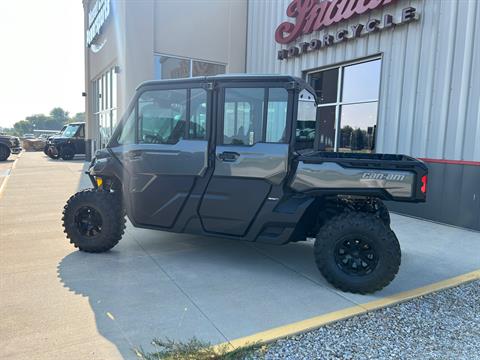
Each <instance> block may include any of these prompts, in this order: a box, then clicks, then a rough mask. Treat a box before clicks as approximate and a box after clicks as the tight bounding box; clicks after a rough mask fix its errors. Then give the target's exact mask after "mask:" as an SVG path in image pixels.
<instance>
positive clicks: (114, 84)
mask: <svg viewBox="0 0 480 360" xmlns="http://www.w3.org/2000/svg"><path fill="white" fill-rule="evenodd" d="M112 108H114V109H116V108H117V74H115V69H112Z"/></svg>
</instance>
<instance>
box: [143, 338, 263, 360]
mask: <svg viewBox="0 0 480 360" xmlns="http://www.w3.org/2000/svg"><path fill="white" fill-rule="evenodd" d="M152 344H153V346H154V347H155V351H153V352H145V351H144V350H143V349H141V348H140V349H134V351H135V354H136V355H137V357H138V358H139V359H142V360H246V359H251V358H253V355H254V354H256V355H257V356H258V355H261V354H262V353H264V352H265V347H264V346H262V345H259V344H251V345H247V346H244V347H240V348H237V349H235V350H231V349H230V347H229V346H228V345H223V346H220V347H218V346H216V347H213V346H212V345H211V344H210V343H208V342H203V341H200V340H198V339H196V338H192V339H190V340H188V341H186V342H177V341H174V340H170V339H165V340H161V339H154V340H153V341H152Z"/></svg>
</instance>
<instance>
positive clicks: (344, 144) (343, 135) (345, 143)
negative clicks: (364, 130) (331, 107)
mask: <svg viewBox="0 0 480 360" xmlns="http://www.w3.org/2000/svg"><path fill="white" fill-rule="evenodd" d="M352 132H353V128H352V127H351V126H349V125H345V126H344V127H343V128H342V129H341V130H340V147H341V148H348V147H350V146H351V143H350V142H351V139H352Z"/></svg>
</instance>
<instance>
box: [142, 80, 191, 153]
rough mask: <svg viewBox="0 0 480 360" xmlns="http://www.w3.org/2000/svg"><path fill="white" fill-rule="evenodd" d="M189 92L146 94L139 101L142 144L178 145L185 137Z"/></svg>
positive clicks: (154, 92)
mask: <svg viewBox="0 0 480 360" xmlns="http://www.w3.org/2000/svg"><path fill="white" fill-rule="evenodd" d="M186 105H187V90H158V91H147V92H144V93H143V94H142V95H141V96H140V98H139V99H138V108H139V112H138V116H139V122H140V129H139V130H140V131H139V133H140V142H141V143H147V144H176V143H177V142H178V140H180V139H183V138H184V136H185V124H186V119H185V116H186V109H187V106H186Z"/></svg>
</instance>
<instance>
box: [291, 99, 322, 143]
mask: <svg viewBox="0 0 480 360" xmlns="http://www.w3.org/2000/svg"><path fill="white" fill-rule="evenodd" d="M316 120H317V105H316V104H315V98H314V96H313V95H312V94H311V93H310V92H308V91H307V90H303V91H302V92H301V93H300V95H299V96H298V115H297V127H296V130H295V132H296V134H295V135H296V141H295V149H296V150H303V149H313V147H314V142H315V125H316Z"/></svg>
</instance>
